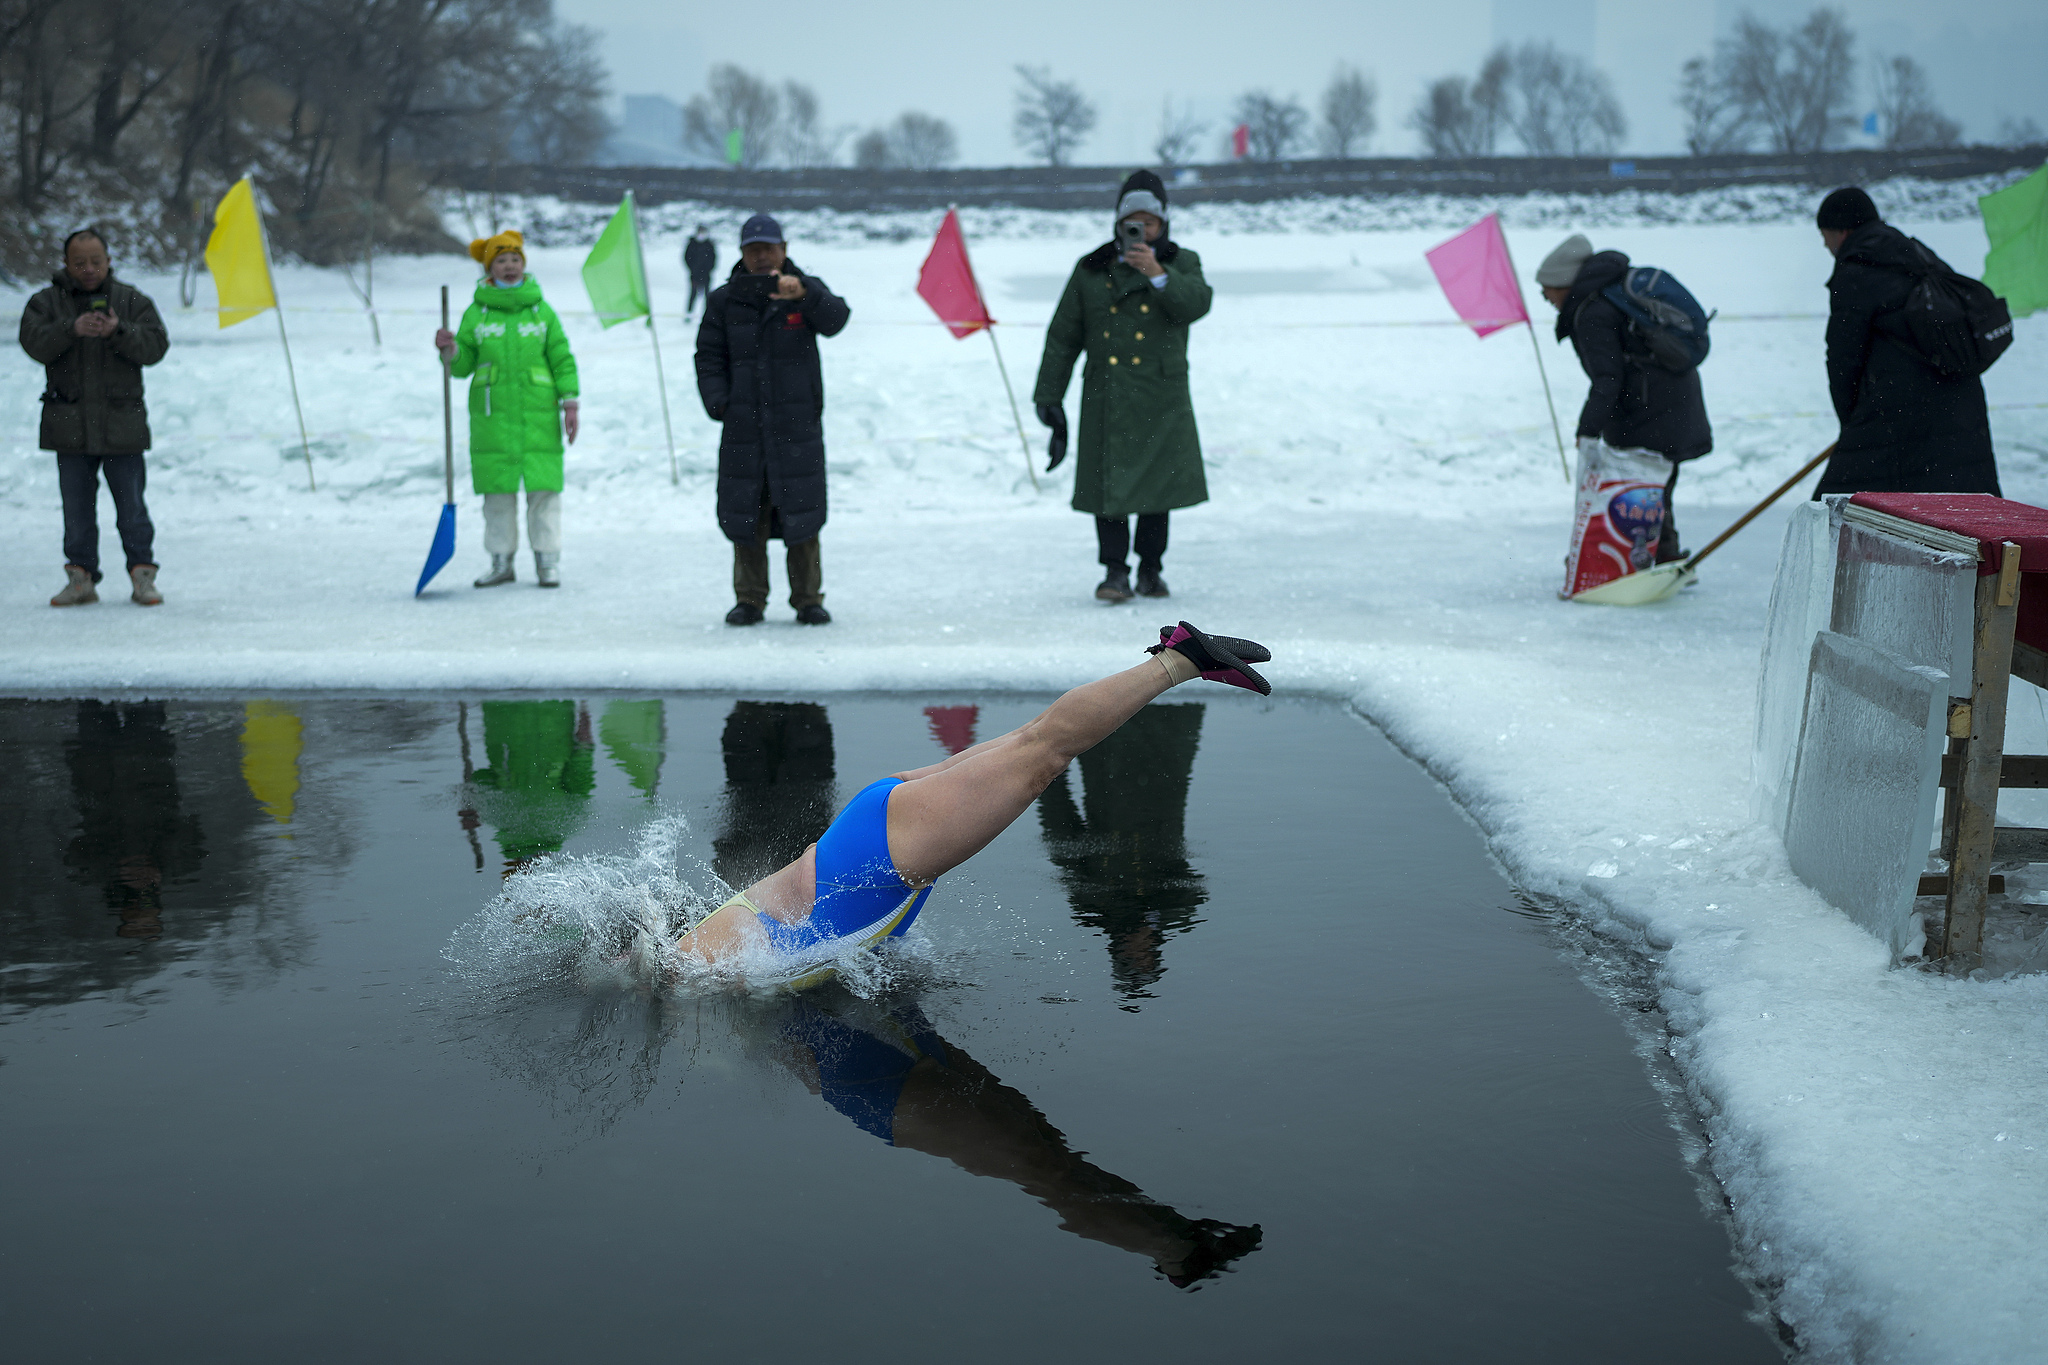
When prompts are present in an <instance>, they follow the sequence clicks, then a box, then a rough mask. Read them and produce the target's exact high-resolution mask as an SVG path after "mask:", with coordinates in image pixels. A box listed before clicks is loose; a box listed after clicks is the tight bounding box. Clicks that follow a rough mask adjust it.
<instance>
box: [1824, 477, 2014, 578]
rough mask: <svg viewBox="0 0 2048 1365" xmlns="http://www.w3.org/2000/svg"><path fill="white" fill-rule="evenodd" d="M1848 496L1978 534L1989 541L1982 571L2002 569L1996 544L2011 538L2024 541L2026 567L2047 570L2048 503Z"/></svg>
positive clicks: (1984, 497)
mask: <svg viewBox="0 0 2048 1365" xmlns="http://www.w3.org/2000/svg"><path fill="white" fill-rule="evenodd" d="M1849 501H1850V502H1852V503H1854V504H1856V506H1858V507H1868V508H1869V509H1870V510H1871V511H1873V512H1883V513H1885V514H1886V515H1887V516H1894V517H1897V518H1899V519H1900V520H1901V521H1912V522H1918V523H1919V524H1920V525H1922V526H1932V527H1935V528H1937V529H1939V530H1943V531H1953V532H1955V533H1956V534H1957V535H1962V536H1970V537H1972V538H1974V539H1975V540H1976V541H1977V543H1978V544H1979V545H1981V546H1983V547H1984V557H1983V558H1982V559H1981V560H1980V561H1979V562H1978V565H1977V572H1978V573H1979V574H1989V573H1996V572H1998V555H1997V553H1996V547H1997V546H1998V545H1999V544H2001V543H2002V542H2004V541H2008V540H2009V541H2011V542H2013V543H2014V544H2015V545H2017V546H2019V547H2020V572H2021V573H2048V508H2040V507H2033V506H2029V505H2028V504H2026V503H2024V502H2013V501H2012V500H2011V499H2009V498H1994V497H1992V496H1991V495H1990V494H1989V493H1858V494H1857V495H1856V496H1855V497H1853V498H1850V499H1849Z"/></svg>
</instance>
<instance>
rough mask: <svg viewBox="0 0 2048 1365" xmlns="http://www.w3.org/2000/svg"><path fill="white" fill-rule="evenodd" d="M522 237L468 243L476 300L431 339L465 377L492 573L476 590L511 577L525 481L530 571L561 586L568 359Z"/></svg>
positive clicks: (572, 430)
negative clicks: (478, 275) (478, 270)
mask: <svg viewBox="0 0 2048 1365" xmlns="http://www.w3.org/2000/svg"><path fill="white" fill-rule="evenodd" d="M525 246H526V242H525V239H524V238H523V237H521V236H520V234H519V233H517V232H512V231H506V232H501V233H499V234H497V235H496V236H495V237H486V238H483V239H481V240H479V241H474V242H471V243H470V244H469V254H470V255H471V256H474V257H475V258H476V260H477V262H478V263H479V264H480V265H482V266H483V267H484V278H482V279H481V280H478V281H477V284H476V300H475V302H473V303H471V304H470V305H469V307H468V308H466V309H464V310H463V314H462V322H461V324H460V325H459V326H458V327H457V328H456V329H455V330H454V331H453V332H450V331H448V330H447V329H446V328H443V329H441V330H440V331H438V332H436V333H434V345H435V347H436V348H437V349H439V351H440V352H441V356H442V358H443V359H444V360H446V361H447V362H448V370H449V373H450V374H453V375H454V376H455V377H456V378H457V379H467V380H469V475H470V480H471V483H472V484H473V485H474V487H475V488H476V491H477V492H479V493H481V494H483V495H484V549H486V550H487V551H489V552H490V556H491V567H490V571H489V572H487V573H485V574H484V576H483V577H481V578H479V579H477V581H476V586H478V587H479V588H495V587H497V586H498V585H499V584H501V583H510V582H512V581H513V580H514V579H515V578H517V577H518V575H517V574H516V573H514V572H513V569H512V557H513V555H515V554H517V553H518V551H519V487H520V485H521V484H522V483H523V484H525V485H526V536H527V539H528V540H530V541H532V542H533V570H534V577H535V578H536V579H538V580H539V582H540V585H541V586H542V587H543V588H553V587H559V586H560V585H561V581H562V580H561V577H560V576H559V573H558V571H557V568H556V566H557V564H558V563H559V561H560V559H561V553H562V440H563V437H564V436H565V435H566V436H567V438H568V441H569V444H570V445H574V444H575V443H576V426H577V412H576V398H577V394H578V393H579V392H580V391H581V390H580V388H579V386H578V383H577V378H576V357H574V356H573V355H571V354H569V338H568V336H567V335H566V334H565V333H564V332H563V331H562V320H561V319H560V318H559V317H556V316H555V310H554V309H552V308H550V307H548V305H547V303H546V301H545V300H543V299H542V298H541V296H540V281H538V280H536V279H534V278H533V276H531V275H529V274H527V273H526V251H525Z"/></svg>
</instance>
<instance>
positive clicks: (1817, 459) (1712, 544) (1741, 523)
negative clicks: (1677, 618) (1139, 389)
mask: <svg viewBox="0 0 2048 1365" xmlns="http://www.w3.org/2000/svg"><path fill="white" fill-rule="evenodd" d="M1834 453H1835V448H1834V447H1833V446H1829V447H1828V448H1827V449H1826V450H1823V451H1822V452H1821V453H1820V454H1818V455H1816V456H1814V457H1813V458H1812V459H1810V460H1808V461H1807V462H1806V464H1805V466H1804V467H1802V468H1801V469H1800V471H1799V472H1798V473H1797V474H1794V475H1793V476H1792V477H1791V478H1789V479H1787V480H1785V482H1783V483H1781V484H1779V485H1778V486H1777V487H1776V488H1775V489H1773V490H1772V491H1771V495H1770V496H1769V497H1767V498H1765V499H1764V500H1763V501H1762V502H1760V503H1758V504H1757V505H1756V506H1754V507H1752V508H1750V509H1749V510H1748V511H1747V512H1744V513H1743V514H1742V516H1741V517H1740V518H1738V519H1737V520H1736V522H1735V524H1734V525H1733V526H1730V527H1729V528H1728V529H1727V530H1725V531H1723V532H1722V533H1721V534H1720V535H1718V536H1715V537H1714V538H1713V539H1712V540H1710V541H1708V542H1707V548H1706V549H1704V550H1701V551H1700V552H1699V553H1697V554H1692V555H1687V556H1686V558H1685V567H1686V568H1688V569H1690V568H1693V567H1694V566H1695V565H1697V564H1698V563H1699V562H1700V561H1701V560H1702V559H1705V558H1706V557H1707V556H1708V555H1710V554H1712V553H1714V551H1716V550H1718V549H1720V548H1721V546H1722V544H1723V543H1724V542H1725V541H1726V540H1727V539H1728V537H1730V536H1732V535H1734V534H1735V533H1736V532H1737V531H1740V530H1741V529H1742V528H1743V527H1745V526H1747V525H1749V524H1750V523H1751V522H1752V521H1755V520H1756V519H1757V518H1758V517H1759V516H1761V515H1762V514H1763V510H1764V509H1765V508H1766V507H1769V506H1770V505H1771V504H1772V503H1774V502H1776V501H1777V500H1778V499H1779V498H1782V497H1784V496H1785V495H1786V494H1787V493H1789V492H1791V491H1792V490H1793V489H1794V488H1795V487H1797V486H1798V484H1799V481H1800V480H1802V479H1804V478H1805V477H1806V476H1807V475H1808V474H1811V473H1812V472H1813V471H1814V470H1816V469H1819V468H1820V467H1821V466H1822V465H1823V464H1825V463H1827V459H1828V457H1829V456H1830V455H1833V454H1834Z"/></svg>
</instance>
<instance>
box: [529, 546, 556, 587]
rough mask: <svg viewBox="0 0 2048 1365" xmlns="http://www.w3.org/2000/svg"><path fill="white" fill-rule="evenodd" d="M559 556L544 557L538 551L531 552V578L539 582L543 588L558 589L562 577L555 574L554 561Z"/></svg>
mask: <svg viewBox="0 0 2048 1365" xmlns="http://www.w3.org/2000/svg"><path fill="white" fill-rule="evenodd" d="M559 558H561V556H560V555H546V554H542V553H541V552H540V551H539V550H535V551H534V552H533V576H534V577H535V578H537V579H539V580H540V585H541V586H542V587H543V588H559V587H561V586H562V576H561V575H560V574H558V573H556V572H555V561H556V560H557V559H559Z"/></svg>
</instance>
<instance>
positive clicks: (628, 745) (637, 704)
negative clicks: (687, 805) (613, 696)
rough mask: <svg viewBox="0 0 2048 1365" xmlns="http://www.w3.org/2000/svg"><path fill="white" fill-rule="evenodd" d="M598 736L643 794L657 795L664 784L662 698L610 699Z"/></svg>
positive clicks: (621, 769) (605, 749)
mask: <svg viewBox="0 0 2048 1365" xmlns="http://www.w3.org/2000/svg"><path fill="white" fill-rule="evenodd" d="M597 736H598V738H599V739H601V740H603V741H604V751H605V752H606V753H608V754H610V755H611V756H612V762H614V763H616V764H618V765H619V770H620V771H621V772H623V773H625V775H626V780H627V781H629V782H631V783H632V784H633V786H634V789H635V790H637V791H639V792H640V793H641V794H642V795H643V796H652V795H654V791H655V788H656V787H658V786H659V785H660V784H661V753H662V749H663V747H664V745H663V734H662V709H661V703H660V702H659V701H612V702H606V703H605V707H604V719H602V720H600V721H599V722H598V723H597Z"/></svg>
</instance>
